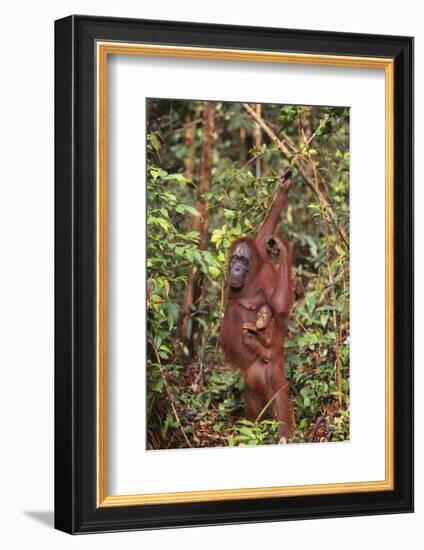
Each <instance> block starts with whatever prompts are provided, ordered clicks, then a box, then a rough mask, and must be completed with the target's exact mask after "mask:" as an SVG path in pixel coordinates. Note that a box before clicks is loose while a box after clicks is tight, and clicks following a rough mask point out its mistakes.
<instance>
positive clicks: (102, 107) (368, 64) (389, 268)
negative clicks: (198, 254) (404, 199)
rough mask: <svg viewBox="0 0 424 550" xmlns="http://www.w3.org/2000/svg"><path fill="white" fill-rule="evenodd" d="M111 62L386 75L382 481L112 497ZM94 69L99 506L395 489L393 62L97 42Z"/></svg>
mask: <svg viewBox="0 0 424 550" xmlns="http://www.w3.org/2000/svg"><path fill="white" fill-rule="evenodd" d="M109 55H138V56H154V57H180V58H191V59H219V60H228V61H249V62H252V61H253V62H262V63H285V64H296V65H318V66H331V67H351V68H361V69H384V72H385V130H386V131H385V135H386V143H385V153H386V154H385V188H386V190H385V217H386V219H385V270H386V276H385V286H386V292H385V299H386V311H385V323H386V326H385V333H386V340H385V341H386V343H385V355H386V359H385V408H386V411H385V420H386V422H385V479H384V480H381V481H358V482H347V483H328V484H316V485H292V486H276V487H254V488H243V489H217V490H203V491H185V492H178V493H175V492H173V493H149V494H132V495H114V496H109V495H108V493H107V61H108V56H109ZM96 64H97V89H96V100H97V113H96V114H97V117H96V118H97V120H96V126H97V128H96V129H97V151H96V153H97V159H96V166H97V177H96V188H97V208H96V214H97V223H96V232H97V254H96V273H97V296H96V300H97V303H96V313H97V315H96V318H97V319H96V320H97V335H96V362H97V364H96V380H97V392H96V398H97V410H96V417H97V421H96V431H97V434H96V443H97V450H96V459H97V460H96V462H97V463H96V470H97V507H99V508H105V507H120V506H142V505H148V504H176V503H190V502H212V501H223V500H240V499H255V498H277V497H291V496H306V495H326V494H342V493H358V492H360V493H365V492H373V491H390V490H393V489H394V416H393V411H394V402H393V400H394V363H393V361H394V194H393V190H394V156H393V155H394V145H393V144H394V135H393V132H394V60H393V59H390V58H373V57H353V56H338V55H321V54H302V53H286V52H267V51H254V50H236V49H219V48H198V47H196V48H194V47H186V46H162V45H152V44H140V43H124V42H103V41H97V42H96Z"/></svg>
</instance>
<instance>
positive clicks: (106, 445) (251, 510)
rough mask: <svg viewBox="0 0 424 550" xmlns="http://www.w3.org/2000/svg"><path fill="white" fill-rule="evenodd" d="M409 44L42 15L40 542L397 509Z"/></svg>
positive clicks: (408, 424)
mask: <svg viewBox="0 0 424 550" xmlns="http://www.w3.org/2000/svg"><path fill="white" fill-rule="evenodd" d="M412 83H413V39H412V38H410V37H400V36H377V35H361V34H346V33H333V32H317V31H309V30H288V29H277V28H254V27H235V26H225V25H206V24H200V23H175V22H167V21H148V20H130V19H115V18H102V17H89V16H70V17H67V18H65V19H61V20H59V21H56V23H55V243H56V244H55V280H56V287H55V318H56V321H55V526H56V528H57V529H60V530H63V531H66V532H68V533H72V534H75V533H93V532H103V531H118V530H130V529H151V528H165V527H180V526H195V525H214V524H228V523H243V522H258V521H275V520H289V519H307V518H318V517H330V516H331V517H334V516H352V515H365V514H382V513H396V512H411V511H412V510H413V403H412V400H413V351H412V350H413V229H412V228H413V173H412V155H413V133H412V130H413V129H412V120H413V117H412V109H413V84H412Z"/></svg>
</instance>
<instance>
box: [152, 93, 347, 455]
mask: <svg viewBox="0 0 424 550" xmlns="http://www.w3.org/2000/svg"><path fill="white" fill-rule="evenodd" d="M253 107H254V106H253ZM203 108H204V102H201V101H170V100H162V99H160V100H159V99H158V100H153V101H152V104H151V115H150V123H149V131H148V135H147V205H148V211H147V279H148V281H147V314H148V333H147V340H148V434H147V440H148V447H149V448H153V449H158V448H175V447H187V446H189V445H190V446H192V447H196V446H198V447H205V446H216V445H246V444H247V445H258V444H265V443H276V442H278V435H277V426H276V423H275V422H274V421H271V420H267V419H266V418H264V417H262V418H261V419H259V420H258V421H257V422H256V423H252V422H249V421H247V420H246V419H245V416H244V403H243V396H242V392H243V380H242V378H241V376H240V374H239V373H238V372H236V371H233V370H230V369H229V368H227V367H226V366H225V362H224V358H223V354H222V351H221V350H220V348H219V346H218V343H217V337H218V332H219V326H220V322H221V319H222V314H223V308H224V298H225V294H224V289H225V277H226V254H227V250H228V248H229V246H230V244H231V243H232V241H233V240H235V239H236V238H237V237H239V236H243V235H247V236H254V235H255V231H256V230H257V228H258V226H259V225H260V223H261V221H262V220H263V218H264V216H265V213H266V211H267V209H268V207H269V206H270V204H271V201H272V197H273V193H274V191H275V188H276V182H277V178H278V177H279V176H281V174H282V173H283V171H284V170H285V169H287V168H288V167H292V172H293V182H294V183H293V185H292V188H291V189H290V193H289V203H288V207H287V210H286V211H285V212H284V214H283V216H282V219H281V222H280V233H281V235H282V236H283V237H284V238H286V239H287V240H289V242H290V243H291V246H292V249H293V271H294V287H295V293H296V302H295V306H294V308H293V313H292V319H291V323H290V327H289V332H288V336H287V340H286V346H285V347H286V374H287V377H288V379H289V382H290V386H291V395H292V400H293V409H294V416H295V422H296V426H297V427H296V431H295V433H294V435H293V438H292V442H306V441H311V440H313V441H328V440H332V441H340V440H345V439H348V438H349V247H348V241H347V239H348V237H346V236H348V235H349V227H348V224H349V110H348V109H347V108H339V107H302V106H294V105H269V104H266V105H264V104H262V106H261V118H262V120H263V121H264V123H265V124H266V125H267V127H268V128H270V129H271V130H272V132H273V134H275V136H277V137H278V139H279V140H281V141H283V143H284V144H285V145H286V148H288V153H287V154H283V153H282V151H281V148H280V147H279V143H278V142H277V141H275V140H273V139H270V138H269V136H268V135H267V134H266V133H265V132H264V131H263V129H262V130H261V134H260V145H259V146H258V145H257V142H256V146H255V145H254V144H255V132H256V135H257V132H258V129H257V128H258V127H257V125H256V124H255V122H254V121H253V119H252V117H251V115H250V114H249V113H248V112H247V111H246V109H245V108H243V105H242V104H239V103H225V102H216V103H215V130H214V136H213V137H214V140H213V151H212V177H211V183H210V191H208V192H206V193H205V194H204V195H203V197H202V198H203V199H204V200H205V201H206V203H207V208H208V211H209V227H208V244H207V247H206V250H199V233H198V231H196V230H195V229H194V227H195V223H194V221H195V219H196V218H199V213H198V211H197V210H196V199H197V198H198V185H199V163H200V151H201V141H202V131H203V129H202V112H203ZM190 130H191V131H192V134H191V141H190V140H187V132H189V131H190ZM189 141H190V143H189ZM189 158H191V159H192V163H191V165H190V166H188V165H187V159H189ZM257 159H259V163H260V174H258V173H257V172H256V170H257ZM296 163H298V164H299V163H300V164H301V166H303V167H304V170H305V172H306V174H307V175H308V177H309V178H310V179H311V180H312V181H313V183H314V185H317V187H318V188H319V190H320V192H321V193H322V196H323V197H324V198H325V202H323V201H320V200H319V199H318V198H317V196H316V194H315V193H314V191H313V189H312V188H311V187H310V186H308V185H307V184H306V183H305V180H304V178H303V177H302V176H301V175H300V174H299V170H297V169H296ZM342 233H343V234H344V235H345V238H344V239H343V238H342V236H341V235H342ZM193 266H194V270H195V271H198V272H201V274H202V275H201V291H200V294H199V295H198V296H197V297H196V300H195V301H194V303H193V304H192V305H191V311H190V322H189V325H188V331H189V334H188V340H187V341H182V339H180V338H179V336H178V325H179V322H180V317H181V307H182V301H183V297H184V293H185V290H186V286H187V280H188V275H189V273H190V269H191V268H192V267H193ZM338 370H339V371H340V380H339V385H338V378H337V373H338ZM340 389H341V393H340V392H339V390H340Z"/></svg>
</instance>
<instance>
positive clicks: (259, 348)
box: [243, 304, 275, 363]
mask: <svg viewBox="0 0 424 550" xmlns="http://www.w3.org/2000/svg"><path fill="white" fill-rule="evenodd" d="M274 327H275V321H274V319H273V317H272V311H271V308H270V307H269V306H268V304H263V305H262V306H260V307H259V309H258V311H257V313H256V323H255V324H253V323H244V324H243V341H244V343H245V344H246V345H247V346H249V347H250V348H251V349H252V350H253V351H254V352H255V353H256V355H257V356H258V357H259V358H260V359H261V360H262V361H263V362H264V363H269V362H270V361H271V359H272V356H271V351H270V349H269V348H270V346H271V343H272V339H273V334H274Z"/></svg>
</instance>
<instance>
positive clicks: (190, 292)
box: [178, 101, 215, 343]
mask: <svg viewBox="0 0 424 550" xmlns="http://www.w3.org/2000/svg"><path fill="white" fill-rule="evenodd" d="M202 125H203V131H202V147H201V154H200V176H199V187H198V189H197V200H196V209H197V211H198V212H199V214H200V216H201V217H200V218H195V223H194V229H195V230H196V231H198V232H199V237H200V238H199V250H201V251H203V250H206V247H207V244H208V229H209V212H208V204H207V201H206V199H205V198H204V194H205V193H208V192H209V191H210V189H211V172H212V148H213V133H214V127H215V104H214V103H212V102H210V101H207V102H205V106H204V109H203V115H202ZM200 283H201V274H200V273H199V272H198V271H197V272H196V273H193V271H192V270H190V272H189V274H188V281H187V287H186V291H185V295H184V299H183V305H182V313H181V319H180V324H179V327H178V337H179V339H180V340H181V341H182V342H184V343H187V342H188V341H189V340H190V337H191V334H190V331H189V322H190V317H191V310H192V306H193V304H194V303H195V301H196V299H197V298H198V294H199V288H200Z"/></svg>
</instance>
